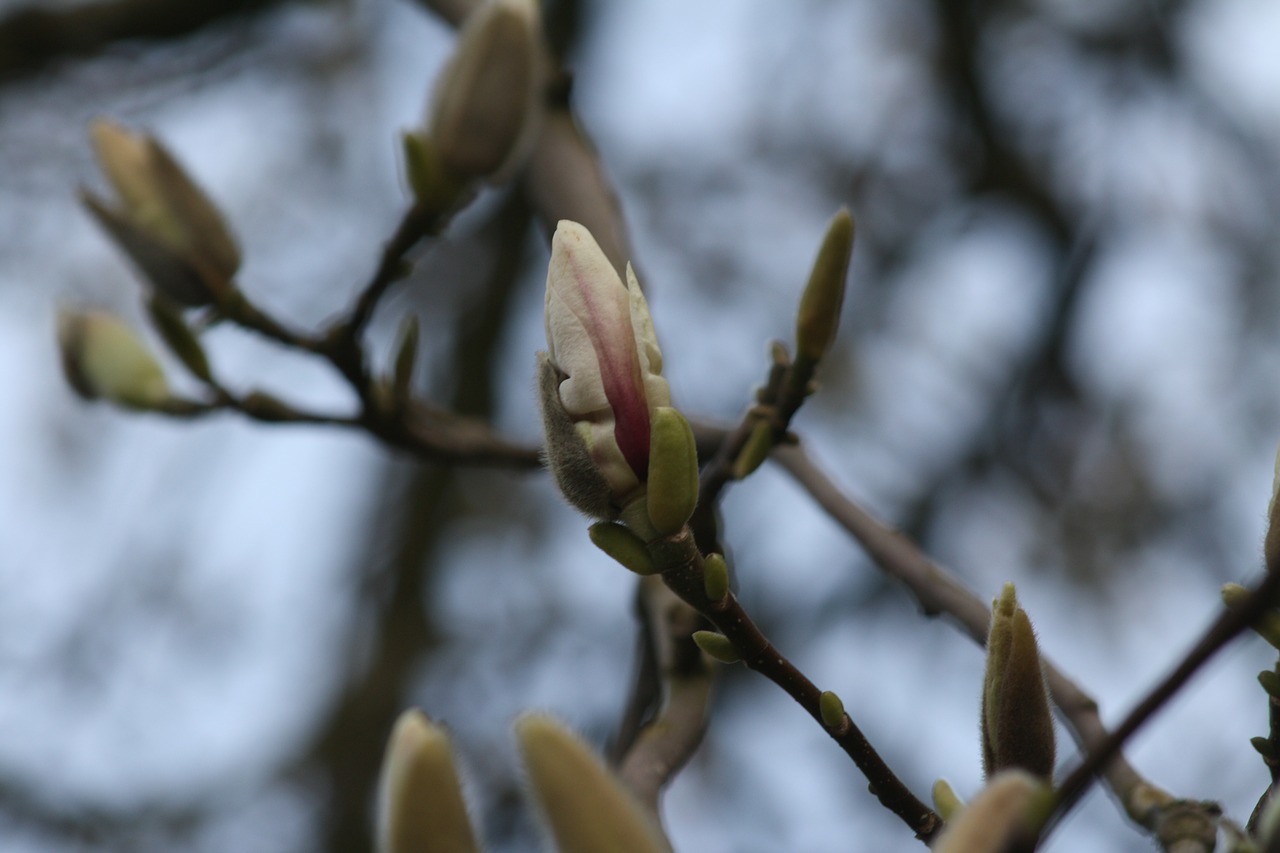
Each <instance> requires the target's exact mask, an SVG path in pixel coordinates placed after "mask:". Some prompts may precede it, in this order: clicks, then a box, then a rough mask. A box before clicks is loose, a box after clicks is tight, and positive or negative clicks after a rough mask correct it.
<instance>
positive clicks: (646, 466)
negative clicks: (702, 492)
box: [538, 220, 696, 523]
mask: <svg viewBox="0 0 1280 853" xmlns="http://www.w3.org/2000/svg"><path fill="white" fill-rule="evenodd" d="M627 280H628V287H623V285H622V280H621V279H620V278H619V277H618V274H617V272H616V271H615V270H614V268H613V266H612V264H610V263H609V259H608V258H606V257H605V255H604V252H602V251H601V250H600V247H599V246H598V245H596V241H595V239H594V238H592V236H591V233H590V232H589V231H587V229H586V228H584V227H582V226H581V225H579V224H578V223H576V222H569V221H567V220H562V221H561V222H560V224H559V226H558V227H557V228H556V233H555V236H554V237H553V238H552V241H551V263H550V265H549V266H548V269H547V295H546V328H547V345H548V349H549V350H550V352H549V353H548V354H546V355H543V356H540V357H539V360H538V385H539V396H540V398H541V403H542V416H543V421H544V423H545V426H546V434H547V461H548V464H549V466H550V468H551V472H552V474H553V475H554V476H555V478H556V483H557V485H559V487H560V490H561V491H562V492H563V493H564V495H565V497H566V498H568V500H569V502H570V503H572V504H573V505H574V506H575V507H577V508H578V509H580V510H582V511H583V512H584V513H586V514H587V515H589V516H592V517H594V518H600V519H612V518H616V517H617V516H618V515H619V513H620V512H621V510H622V508H623V507H624V506H626V505H627V504H628V503H630V502H632V501H633V500H635V499H637V498H639V497H641V496H642V495H643V491H642V488H641V487H642V485H643V484H644V482H645V481H646V479H647V478H648V474H649V470H650V443H651V440H652V423H653V420H654V412H655V410H656V409H658V408H660V407H669V406H670V405H671V393H670V391H669V390H668V389H667V381H666V380H665V379H663V378H662V353H661V351H660V350H659V349H658V342H657V339H656V337H655V336H654V333H653V323H652V321H651V320H650V318H649V307H648V304H647V303H646V302H645V298H644V294H643V293H641V291H640V285H639V282H637V281H636V278H635V275H634V273H632V272H631V270H630V268H628V270H627ZM659 417H660V418H662V419H663V420H665V421H670V418H668V417H666V416H665V415H664V416H659ZM681 420H683V419H681ZM685 428H686V429H687V425H686V427H685ZM671 429H672V432H671V434H670V435H668V433H667V432H664V433H663V436H664V438H663V440H664V441H665V440H666V438H671V436H672V435H674V429H673V428H671ZM671 442H672V445H673V446H674V445H678V444H679V442H678V441H677V440H675V439H674V438H672V439H671ZM660 443H661V442H660ZM676 452H677V453H678V454H679V455H680V458H679V459H676V460H674V461H673V464H674V465H676V466H677V467H679V466H680V465H683V464H684V462H685V461H687V458H686V457H687V454H686V453H685V451H684V450H677V451H676ZM686 473H687V472H686ZM663 476H664V478H665V477H666V476H667V475H666V473H664V475H663ZM682 477H684V474H681V473H679V472H672V473H671V478H672V479H673V480H680V479H681V478H682ZM686 479H687V478H686ZM664 482H665V479H664ZM675 488H676V491H678V490H679V483H677V486H676V487H675ZM695 488H696V467H695ZM686 497H687V496H686ZM694 500H695V501H696V492H695V494H694ZM679 512H683V507H677V508H676V513H677V514H678V513H679ZM686 518H687V516H686ZM681 523H683V521H682V522H681Z"/></svg>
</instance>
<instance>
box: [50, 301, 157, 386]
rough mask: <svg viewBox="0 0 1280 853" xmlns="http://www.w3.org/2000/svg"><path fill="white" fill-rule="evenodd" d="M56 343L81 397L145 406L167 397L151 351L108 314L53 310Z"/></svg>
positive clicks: (129, 329) (66, 370)
mask: <svg viewBox="0 0 1280 853" xmlns="http://www.w3.org/2000/svg"><path fill="white" fill-rule="evenodd" d="M58 346H59V349H60V351H61V355H62V369H63V372H64V373H65V374H66V377H67V381H68V382H69V383H70V384H71V387H72V388H73V389H75V391H76V392H77V393H78V394H79V395H80V396H81V397H84V398H85V399H86V400H95V399H99V398H100V399H103V400H109V401H110V402H113V403H119V404H121V405H123V406H129V407H131V408H137V409H149V408H153V407H155V406H157V405H159V404H161V403H163V402H165V401H166V400H168V399H169V384H168V382H166V381H165V378H164V371H163V370H161V369H160V364H159V362H157V361H156V359H155V356H153V355H152V354H151V350H149V349H147V347H146V345H145V344H143V343H142V341H141V340H139V339H138V336H137V335H136V334H135V333H134V331H133V329H131V328H129V326H128V325H126V324H125V323H124V322H122V321H121V320H119V319H118V318H116V317H114V316H112V315H111V314H107V313H104V312H100V311H90V312H84V313H80V312H75V311H61V312H59V315H58Z"/></svg>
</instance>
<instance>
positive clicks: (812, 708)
mask: <svg viewBox="0 0 1280 853" xmlns="http://www.w3.org/2000/svg"><path fill="white" fill-rule="evenodd" d="M649 548H650V552H651V553H652V554H653V556H654V562H655V564H656V565H658V566H659V567H661V572H662V580H663V581H664V582H665V583H666V584H667V586H668V587H670V588H671V590H672V591H673V592H675V594H676V595H678V596H680V598H682V599H683V600H684V601H686V602H688V604H690V605H691V606H692V607H694V608H695V609H696V610H697V611H698V612H700V613H702V614H703V615H704V616H706V617H707V618H708V619H710V620H711V622H712V623H713V624H714V625H715V626H716V628H718V629H719V630H720V632H721V633H722V634H724V636H725V637H727V638H728V639H729V641H730V642H731V643H733V647H734V650H735V651H736V652H737V653H738V655H739V656H740V657H741V659H742V662H743V663H745V664H746V665H747V666H748V667H749V668H751V669H753V670H755V671H756V672H759V673H760V674H761V675H763V676H765V677H766V678H768V679H769V680H770V681H772V682H773V683H774V684H776V685H778V686H779V687H781V688H782V689H783V690H784V691H785V692H786V693H787V695H788V696H790V697H791V698H792V699H794V700H795V701H796V703H797V704H798V705H800V707H802V708H804V709H805V711H807V712H808V713H809V716H811V717H813V718H814V719H815V720H816V721H817V722H818V723H819V725H822V727H823V729H824V730H825V731H826V732H827V734H828V735H829V736H830V737H831V739H832V740H834V741H835V742H836V743H837V744H839V746H840V748H841V749H843V750H844V751H845V754H847V755H848V756H849V757H850V758H851V759H853V762H854V764H856V765H857V766H858V769H859V770H861V771H862V773H863V775H864V776H866V777H867V781H868V782H870V783H871V789H872V791H873V793H874V794H875V796H876V798H877V799H878V800H879V801H880V802H881V804H882V805H884V806H885V808H887V809H889V810H890V811H892V812H893V813H894V814H896V815H897V816H898V817H899V818H901V819H902V821H903V822H904V823H906V824H907V826H909V827H911V829H912V830H913V831H914V832H915V834H916V837H917V838H919V839H920V840H921V841H924V842H925V843H928V842H929V841H930V839H932V838H933V836H934V835H935V834H936V833H937V832H938V831H939V830H940V829H941V828H942V819H941V818H940V817H938V815H937V814H936V813H935V812H934V811H933V810H932V809H930V808H929V807H928V806H926V805H925V804H924V803H923V802H921V801H920V800H919V799H918V798H917V797H916V796H915V795H914V794H913V793H911V790H910V789H909V788H908V787H907V786H906V785H905V784H904V783H903V782H902V780H901V779H899V778H898V777H897V775H896V774H895V773H894V772H893V770H892V769H890V767H889V765H888V764H886V763H885V761H884V759H883V758H881V757H880V754H879V753H878V752H876V750H875V748H874V747H873V746H872V745H871V742H870V741H868V740H867V738H866V736H865V735H864V734H863V733H862V731H861V729H859V728H858V726H857V725H856V724H855V723H854V722H853V719H852V718H851V717H850V716H849V715H848V714H847V713H846V714H845V716H844V719H843V720H842V722H841V723H840V724H839V725H837V726H835V727H828V726H827V725H826V724H825V723H823V720H822V709H821V705H820V702H821V696H822V691H821V690H819V689H818V687H817V686H816V685H815V684H814V683H813V682H812V681H810V680H809V678H808V676H806V675H805V674H804V673H803V672H801V671H800V670H799V668H797V667H796V666H795V664H793V663H791V661H789V660H788V659H787V658H786V657H785V656H784V655H783V654H782V653H781V652H779V651H778V649H777V648H775V647H774V645H773V644H772V643H771V642H769V640H768V638H766V637H765V635H764V633H763V632H762V631H761V630H760V628H759V627H758V626H757V625H756V623H755V622H754V621H753V620H752V619H751V617H750V616H749V615H748V614H747V612H746V610H745V609H744V608H743V607H742V604H741V603H740V602H739V601H738V598H737V596H735V595H734V594H733V592H729V593H727V594H726V595H725V597H724V598H723V599H721V600H719V601H712V600H710V599H709V598H707V594H706V591H705V588H704V583H703V568H702V555H701V554H700V553H699V552H698V549H697V547H696V546H695V545H694V543H693V537H692V535H691V534H690V533H689V532H688V531H685V532H684V533H682V534H678V535H677V536H674V537H669V538H667V539H660V540H657V541H655V542H651V543H650V545H649Z"/></svg>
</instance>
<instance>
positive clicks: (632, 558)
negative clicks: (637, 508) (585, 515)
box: [587, 521, 657, 576]
mask: <svg viewBox="0 0 1280 853" xmlns="http://www.w3.org/2000/svg"><path fill="white" fill-rule="evenodd" d="M587 533H588V535H590V536H591V541H592V542H594V543H595V546H596V547H597V548H599V549H600V550H601V551H604V552H605V553H606V554H608V555H609V556H610V557H612V558H613V559H614V560H616V561H617V562H618V563H620V564H621V565H622V567H623V568H625V569H630V570H631V571H633V572H635V573H636V574H638V575H642V576H643V575H651V574H653V573H654V572H656V571H657V567H655V566H654V565H653V557H651V556H650V555H649V548H648V547H647V546H646V545H645V544H644V540H643V539H641V538H640V537H639V536H637V535H636V534H634V533H632V532H631V531H630V530H629V529H628V528H626V527H624V526H622V525H621V524H614V523H613V522H612V521H599V522H596V523H595V524H593V525H591V527H590V528H588V530H587Z"/></svg>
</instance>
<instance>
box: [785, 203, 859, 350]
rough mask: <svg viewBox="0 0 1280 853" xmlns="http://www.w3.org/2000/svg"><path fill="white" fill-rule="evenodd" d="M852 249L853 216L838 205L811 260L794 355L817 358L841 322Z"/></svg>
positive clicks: (827, 347)
mask: <svg viewBox="0 0 1280 853" xmlns="http://www.w3.org/2000/svg"><path fill="white" fill-rule="evenodd" d="M852 253H853V217H852V216H851V215H850V214H849V211H848V210H846V209H844V208H841V209H840V211H839V212H838V213H837V214H836V215H835V217H834V218H832V220H831V224H829V225H828V226H827V233H826V236H825V237H823V238H822V247H821V248H819V249H818V257H817V259H816V260H815V261H814V262H813V271H812V272H811V273H810V274H809V283H808V285H806V286H805V289H804V296H802V297H801V299H800V311H799V313H798V314H797V316H796V357H797V358H801V359H806V360H808V361H810V362H818V361H821V360H822V357H823V356H824V355H826V354H827V350H828V349H830V347H831V342H832V341H834V340H835V337H836V329H837V328H838V327H839V325H840V306H841V305H843V304H844V290H845V280H846V279H847V278H848V275H849V257H850V255H851V254H852Z"/></svg>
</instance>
